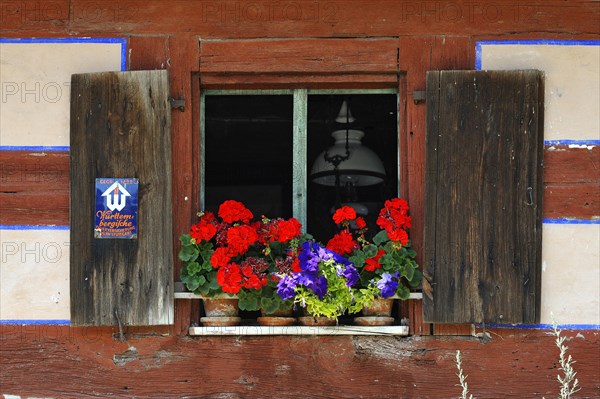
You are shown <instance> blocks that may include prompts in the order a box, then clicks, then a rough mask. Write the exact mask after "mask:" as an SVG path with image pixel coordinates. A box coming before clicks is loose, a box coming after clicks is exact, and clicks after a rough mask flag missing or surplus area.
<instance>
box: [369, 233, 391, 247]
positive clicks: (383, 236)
mask: <svg viewBox="0 0 600 399" xmlns="http://www.w3.org/2000/svg"><path fill="white" fill-rule="evenodd" d="M386 241H389V237H388V235H387V231H385V230H381V231H380V232H379V233H377V234H375V237H373V243H374V244H375V245H377V246H379V245H381V244H382V243H384V242H386Z"/></svg>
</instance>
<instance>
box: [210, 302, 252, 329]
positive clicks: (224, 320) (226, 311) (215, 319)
mask: <svg viewBox="0 0 600 399" xmlns="http://www.w3.org/2000/svg"><path fill="white" fill-rule="evenodd" d="M203 303H204V312H205V313H206V317H201V318H200V322H201V323H202V325H204V326H205V327H220V326H236V325H238V324H240V322H241V320H242V319H241V318H240V317H238V313H239V308H238V299H237V298H224V299H217V298H206V299H204V300H203Z"/></svg>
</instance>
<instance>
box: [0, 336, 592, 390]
mask: <svg viewBox="0 0 600 399" xmlns="http://www.w3.org/2000/svg"><path fill="white" fill-rule="evenodd" d="M0 332H1V335H0V357H1V359H2V363H1V365H2V368H1V369H0V382H1V383H2V385H1V387H0V392H1V393H5V394H18V395H20V396H21V397H23V398H25V397H36V398H41V397H44V398H47V397H54V398H58V397H61V398H62V397H69V398H75V397H88V396H94V397H103V398H107V397H111V398H132V397H136V398H181V397H193V398H212V399H217V398H273V399H297V398H300V397H301V398H320V399H355V398H373V399H375V398H377V399H398V398H444V399H447V398H456V397H459V396H460V388H459V387H457V386H456V384H458V379H457V377H456V372H457V371H456V366H455V364H454V359H455V356H456V350H460V351H461V353H462V358H463V369H464V372H465V374H467V375H468V378H467V382H468V384H469V390H470V393H472V394H473V395H474V397H477V398H482V399H483V398H488V399H497V398H506V399H510V398H513V399H522V398H542V397H546V398H550V397H556V396H557V392H558V387H559V385H558V382H557V381H556V375H557V374H558V372H559V371H558V368H559V367H560V366H559V363H558V349H556V348H555V347H554V342H553V337H552V336H549V335H548V334H547V332H546V331H539V330H491V331H490V332H491V334H492V337H493V338H492V341H491V342H490V343H487V344H484V343H483V342H482V341H480V340H479V339H477V338H474V337H470V338H469V337H460V338H457V337H437V338H435V339H433V338H432V337H413V338H409V339H406V338H402V339H398V338H394V337H359V336H357V337H327V336H321V337H310V336H304V337H278V338H274V337H241V338H238V337H220V338H219V337H204V338H186V337H178V336H164V335H162V334H164V333H165V331H164V330H162V331H161V330H155V331H153V332H152V334H149V333H150V331H140V330H133V329H131V328H129V329H127V330H126V334H125V336H126V338H127V341H126V342H121V341H119V340H118V339H113V334H115V335H116V336H118V331H117V330H116V329H108V328H104V329H98V328H95V329H89V328H68V327H56V326H0ZM479 332H480V331H479ZM565 335H566V336H568V337H569V338H570V339H571V340H570V342H569V343H568V345H569V353H570V354H571V355H572V356H573V358H574V359H575V360H576V361H577V363H575V365H574V368H575V370H576V371H577V378H578V379H579V381H580V384H581V386H582V387H583V388H582V390H581V391H580V392H578V393H577V397H579V398H597V397H598V390H599V389H600V370H599V367H598V356H597V351H596V352H595V353H594V351H593V350H590V348H594V347H595V348H597V347H598V345H600V337H599V336H598V334H597V332H592V331H580V332H574V331H571V332H566V333H565ZM30 359H31V360H30ZM29 364H35V368H36V370H38V371H37V372H23V368H24V367H26V365H29Z"/></svg>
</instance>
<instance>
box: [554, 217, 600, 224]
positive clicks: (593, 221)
mask: <svg viewBox="0 0 600 399" xmlns="http://www.w3.org/2000/svg"><path fill="white" fill-rule="evenodd" d="M542 223H544V224H600V219H568V218H558V219H547V218H543V219H542Z"/></svg>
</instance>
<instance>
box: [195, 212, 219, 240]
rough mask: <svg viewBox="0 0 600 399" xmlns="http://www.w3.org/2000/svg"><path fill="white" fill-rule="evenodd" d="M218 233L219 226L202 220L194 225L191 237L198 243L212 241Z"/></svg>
mask: <svg viewBox="0 0 600 399" xmlns="http://www.w3.org/2000/svg"><path fill="white" fill-rule="evenodd" d="M216 233H217V226H215V225H214V224H212V223H210V222H208V221H207V220H206V219H205V218H202V219H200V221H199V222H198V223H197V224H195V225H193V226H192V228H191V230H190V235H191V236H192V238H193V239H194V240H196V242H197V243H198V242H200V241H203V240H204V241H209V240H211V239H212V238H213V237H214V236H215V234H216Z"/></svg>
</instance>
